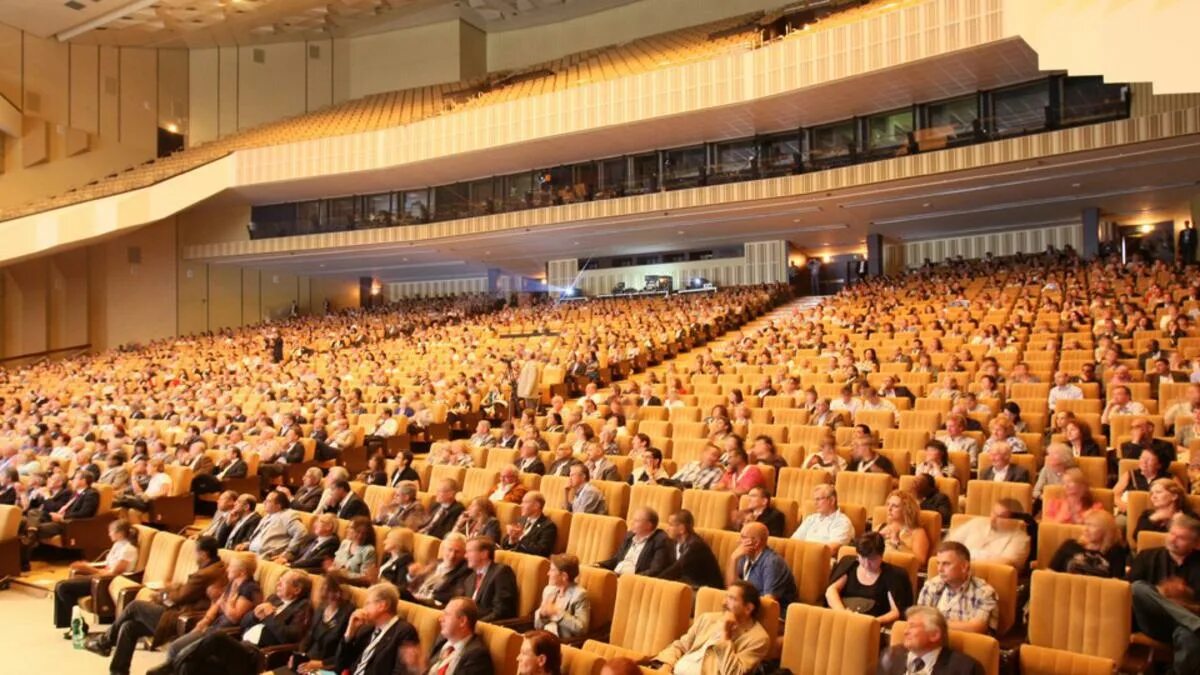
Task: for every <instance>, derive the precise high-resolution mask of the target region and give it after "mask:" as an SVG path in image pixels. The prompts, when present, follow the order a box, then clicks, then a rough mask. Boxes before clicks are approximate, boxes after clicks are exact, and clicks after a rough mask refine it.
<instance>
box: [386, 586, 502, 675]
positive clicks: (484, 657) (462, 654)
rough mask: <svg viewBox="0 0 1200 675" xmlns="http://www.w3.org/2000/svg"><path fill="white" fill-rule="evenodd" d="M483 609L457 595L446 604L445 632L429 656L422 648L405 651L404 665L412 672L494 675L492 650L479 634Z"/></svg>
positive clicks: (443, 623)
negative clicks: (478, 629) (423, 652)
mask: <svg viewBox="0 0 1200 675" xmlns="http://www.w3.org/2000/svg"><path fill="white" fill-rule="evenodd" d="M478 621H479V608H478V607H477V606H476V605H475V602H474V601H473V600H471V599H470V598H461V597H460V598H454V599H453V600H452V601H450V602H449V603H448V604H447V605H446V609H445V610H444V611H443V612H442V618H441V619H440V621H439V625H440V627H441V633H440V635H439V636H438V639H437V642H435V643H434V644H433V650H432V651H431V652H430V653H429V655H425V654H422V653H420V651H418V650H407V651H405V652H404V656H405V661H404V664H405V665H406V666H407V667H408V672H410V673H434V674H440V673H450V672H451V670H450V669H451V668H453V672H455V673H462V674H463V675H466V674H467V673H470V675H492V673H493V672H494V666H493V664H492V656H491V652H489V651H488V647H487V643H485V642H484V641H483V638H481V637H479V635H477V634H476V633H475V624H476V622H478Z"/></svg>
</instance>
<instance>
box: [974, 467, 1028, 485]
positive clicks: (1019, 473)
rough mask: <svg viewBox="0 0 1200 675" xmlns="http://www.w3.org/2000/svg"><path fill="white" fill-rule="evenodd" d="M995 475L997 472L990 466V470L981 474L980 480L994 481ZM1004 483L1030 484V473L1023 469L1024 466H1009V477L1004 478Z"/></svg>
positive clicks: (985, 470)
mask: <svg viewBox="0 0 1200 675" xmlns="http://www.w3.org/2000/svg"><path fill="white" fill-rule="evenodd" d="M995 474H996V472H995V471H994V470H993V469H992V467H990V466H989V467H988V468H986V469H984V470H983V471H982V472H981V473H980V474H979V480H992V476H994V475H995ZM1004 482H1005V483H1028V482H1030V480H1029V471H1028V470H1026V469H1025V467H1023V466H1017V465H1016V464H1009V465H1008V475H1006V476H1005V477H1004Z"/></svg>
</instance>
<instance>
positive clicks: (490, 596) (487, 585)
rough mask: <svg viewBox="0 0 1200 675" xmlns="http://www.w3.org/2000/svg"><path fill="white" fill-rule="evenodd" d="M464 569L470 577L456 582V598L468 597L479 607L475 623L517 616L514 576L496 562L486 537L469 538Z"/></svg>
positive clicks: (507, 567) (492, 543) (494, 550)
mask: <svg viewBox="0 0 1200 675" xmlns="http://www.w3.org/2000/svg"><path fill="white" fill-rule="evenodd" d="M467 567H470V568H471V575H470V576H467V577H465V578H463V579H462V581H460V582H459V586H458V590H457V591H456V592H455V594H456V595H459V596H462V597H466V598H471V599H472V600H474V601H475V604H476V606H478V607H479V620H480V621H487V622H492V623H494V622H496V621H504V620H505V619H514V618H516V616H517V601H518V600H519V599H520V592H519V591H517V575H516V574H515V573H513V570H512V568H511V567H509V566H508V565H505V564H504V563H498V562H496V542H494V541H492V539H491V538H490V537H473V538H471V540H470V541H468V542H467Z"/></svg>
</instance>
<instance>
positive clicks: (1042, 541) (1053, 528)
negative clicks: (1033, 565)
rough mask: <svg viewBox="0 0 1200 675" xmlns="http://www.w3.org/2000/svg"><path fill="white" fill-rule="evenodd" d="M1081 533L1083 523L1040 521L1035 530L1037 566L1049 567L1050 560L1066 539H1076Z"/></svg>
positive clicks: (1046, 568) (1040, 567)
mask: <svg viewBox="0 0 1200 675" xmlns="http://www.w3.org/2000/svg"><path fill="white" fill-rule="evenodd" d="M1081 534H1083V525H1073V524H1071V523H1049V522H1046V521H1042V523H1041V524H1040V525H1038V532H1037V539H1038V541H1037V547H1038V548H1037V554H1038V557H1037V568H1038V569H1042V570H1048V569H1050V561H1051V560H1053V559H1054V554H1055V553H1058V549H1059V547H1060V546H1062V545H1063V543H1064V542H1066V541H1067V540H1068V539H1077V538H1078V537H1079V536H1080V535H1081Z"/></svg>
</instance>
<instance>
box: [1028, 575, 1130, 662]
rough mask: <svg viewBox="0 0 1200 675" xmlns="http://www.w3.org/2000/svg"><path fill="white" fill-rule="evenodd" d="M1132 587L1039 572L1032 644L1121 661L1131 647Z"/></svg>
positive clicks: (1032, 599) (1032, 597) (1034, 583)
mask: <svg viewBox="0 0 1200 675" xmlns="http://www.w3.org/2000/svg"><path fill="white" fill-rule="evenodd" d="M1132 611H1133V596H1132V594H1131V592H1130V589H1129V582H1126V581H1122V580H1119V579H1103V578H1100V577H1089V576H1084V575H1080V574H1059V573H1057V572H1048V571H1045V570H1037V571H1035V572H1034V573H1033V577H1032V579H1031V581H1030V591H1029V643H1030V644H1033V645H1037V646H1039V647H1051V648H1054V649H1062V650H1065V651H1068V652H1075V653H1077V654H1086V655H1088V656H1099V657H1103V658H1106V659H1112V660H1113V661H1115V662H1118V663H1119V662H1121V660H1122V658H1123V657H1124V655H1125V650H1126V649H1127V648H1128V646H1129V635H1130V623H1131V617H1132Z"/></svg>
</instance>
